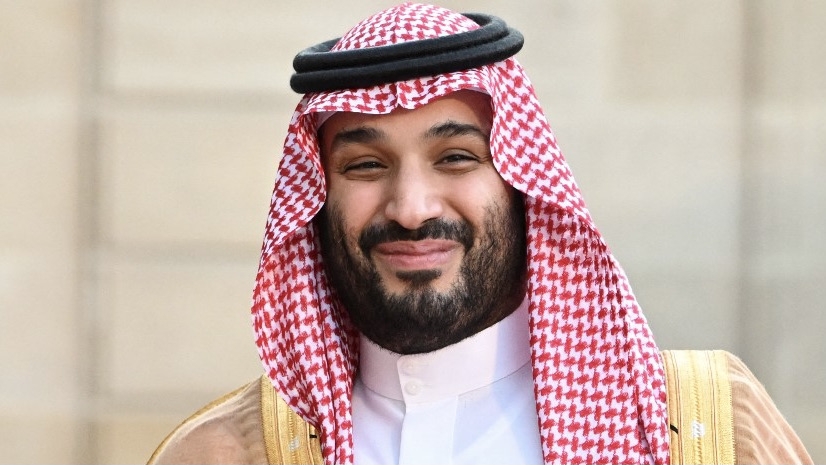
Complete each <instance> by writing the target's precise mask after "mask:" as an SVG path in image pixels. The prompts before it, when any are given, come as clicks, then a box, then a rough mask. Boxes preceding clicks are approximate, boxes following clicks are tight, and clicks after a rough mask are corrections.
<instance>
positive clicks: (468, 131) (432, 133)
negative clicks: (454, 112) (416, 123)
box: [425, 120, 490, 142]
mask: <svg viewBox="0 0 826 465" xmlns="http://www.w3.org/2000/svg"><path fill="white" fill-rule="evenodd" d="M466 135H471V136H477V137H479V138H481V139H483V140H485V141H486V142H487V141H489V140H490V135H489V134H486V133H485V132H483V131H482V129H481V128H479V126H476V125H475V124H470V123H460V122H457V121H453V120H448V121H445V122H443V123H439V124H435V125H433V126H432V127H431V128H430V129H428V130H427V132H426V133H425V138H447V137H456V136H466Z"/></svg>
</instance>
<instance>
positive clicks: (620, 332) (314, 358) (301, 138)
mask: <svg viewBox="0 0 826 465" xmlns="http://www.w3.org/2000/svg"><path fill="white" fill-rule="evenodd" d="M476 27H478V26H477V25H476V23H474V22H473V21H471V20H470V19H468V18H466V17H464V16H462V15H458V14H456V13H453V12H450V11H448V10H445V9H442V8H438V7H434V6H427V5H417V4H404V5H400V6H397V7H394V8H390V9H388V10H385V11H383V12H380V13H378V14H376V15H374V16H372V17H370V18H367V19H366V20H364V21H363V22H361V23H359V24H358V25H356V26H355V27H354V28H353V29H351V30H350V31H349V32H348V33H347V34H346V35H345V36H344V37H343V38H342V39H341V40H340V41H339V43H338V44H337V45H336V46H335V48H334V50H343V49H353V48H364V47H373V46H381V45H385V44H395V43H400V42H405V41H410V40H419V39H423V38H430V37H437V36H443V35H447V34H454V33H457V32H461V31H466V30H470V29H474V28H476ZM460 89H474V90H478V91H481V92H485V93H487V94H488V95H490V96H491V101H492V106H493V110H494V120H493V128H492V133H491V151H492V154H493V158H494V164H495V166H496V168H497V170H498V171H499V173H500V174H501V176H502V177H503V179H505V181H507V182H508V183H510V184H511V185H513V186H514V187H515V188H517V189H518V190H520V191H522V192H523V193H525V194H526V196H525V198H526V215H527V219H526V221H527V231H528V261H529V286H528V287H529V294H530V304H529V312H530V328H531V334H530V341H531V347H532V358H531V360H532V366H533V377H534V384H535V393H536V404H537V413H538V417H539V429H540V434H541V437H542V444H543V455H544V459H545V461H546V463H652V462H656V463H667V462H668V461H669V456H668V429H667V419H666V410H667V409H666V399H665V382H664V380H665V378H664V372H663V368H662V363H661V359H660V357H659V352H658V350H657V347H656V345H655V344H654V341H653V338H652V335H651V333H650V331H649V329H648V325H647V323H646V321H645V319H644V317H643V315H642V313H641V311H640V308H639V306H638V305H637V302H636V301H635V298H634V296H633V294H632V293H631V290H630V287H629V285H628V282H627V279H626V277H625V274H624V272H623V271H622V269H621V268H620V266H619V264H618V263H617V262H616V261H615V259H614V257H613V256H612V255H611V253H610V251H609V250H608V247H607V246H606V244H605V243H604V241H603V239H602V237H601V236H600V234H599V233H598V231H597V229H596V227H595V226H594V225H593V222H592V220H591V218H590V215H589V214H588V211H587V210H586V207H585V205H584V202H583V200H582V195H581V194H580V192H579V189H578V188H577V186H576V183H575V182H574V179H573V177H572V175H571V172H570V170H569V168H568V166H567V164H566V163H565V161H564V159H563V157H562V154H561V152H560V151H559V149H558V146H557V142H556V140H555V139H554V136H553V133H552V132H551V129H550V126H549V124H548V122H547V120H546V118H545V116H544V114H543V112H542V110H541V108H540V106H539V103H538V101H537V98H536V95H535V93H534V90H533V87H532V85H531V84H530V82H529V80H528V78H527V76H526V75H525V73H524V71H523V70H522V68H521V67H520V65H519V64H518V63H517V61H516V60H515V59H513V58H511V59H508V60H505V61H502V62H498V63H495V64H492V65H488V66H483V67H480V68H477V69H473V70H468V71H462V72H456V73H450V74H445V75H439V76H432V77H425V78H420V79H414V80H410V81H404V82H396V83H391V84H386V85H381V86H376V87H372V88H368V89H352V90H341V91H334V92H325V93H316V94H307V95H305V96H304V98H303V99H302V100H301V102H300V103H299V104H298V106H297V108H296V111H295V113H294V115H293V117H292V120H291V121H290V126H289V133H288V135H287V138H286V140H285V143H284V152H283V157H282V159H281V162H280V165H279V168H278V175H277V181H276V186H275V190H274V192H273V197H272V203H271V208H270V213H269V218H268V221H267V230H266V235H265V238H264V245H263V249H262V255H261V262H260V267H259V273H258V276H257V280H256V287H255V293H254V302H253V307H252V314H253V324H254V329H255V333H256V344H257V346H258V350H259V355H260V357H261V360H262V363H263V365H264V367H265V369H266V371H267V373H268V375H269V378H270V379H271V380H272V382H273V385H274V386H275V387H276V388H277V389H278V391H279V393H280V394H281V395H282V396H283V397H284V399H285V400H286V401H287V402H288V403H289V405H290V406H292V408H293V409H295V410H296V411H297V412H298V413H299V414H300V415H301V416H302V417H303V418H305V419H306V420H307V421H309V422H310V423H311V424H313V425H314V426H315V427H316V428H317V429H318V430H319V431H320V433H321V442H322V453H323V455H324V458H325V461H326V462H328V463H352V462H353V460H354V457H353V437H352V421H351V413H350V407H351V404H350V400H351V394H352V386H353V376H354V373H355V370H356V367H357V365H358V347H357V344H358V337H357V333H356V332H355V330H354V329H353V327H352V326H351V324H350V322H349V321H348V320H347V316H346V313H345V312H344V311H343V310H342V309H341V308H339V303H338V301H337V299H336V298H335V295H334V293H333V292H332V291H331V289H330V287H329V284H328V282H327V279H326V277H325V275H324V271H323V266H322V262H321V257H320V254H319V251H318V250H319V249H318V244H317V240H316V232H315V230H314V228H313V226H312V223H311V220H312V218H313V217H314V215H315V214H316V213H318V211H319V209H320V208H321V206H322V205H323V203H324V201H325V196H326V191H325V184H324V174H323V169H322V166H321V161H320V157H319V148H318V141H317V140H316V134H315V133H316V126H317V117H318V113H322V112H336V111H353V112H363V113H376V114H380V113H387V112H390V111H392V110H393V109H394V108H399V107H403V108H409V109H412V108H416V107H419V106H422V105H425V104H427V103H428V102H430V101H432V100H434V99H436V98H439V97H441V96H444V95H446V94H448V93H450V92H455V91H457V90H460Z"/></svg>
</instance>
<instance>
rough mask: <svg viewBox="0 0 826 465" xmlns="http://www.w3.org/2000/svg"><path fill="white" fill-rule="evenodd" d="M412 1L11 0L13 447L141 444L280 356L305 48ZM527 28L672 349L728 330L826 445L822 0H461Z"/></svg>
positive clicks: (8, 246)
mask: <svg viewBox="0 0 826 465" xmlns="http://www.w3.org/2000/svg"><path fill="white" fill-rule="evenodd" d="M389 5H390V2H389V1H380V0H372V1H361V2H355V1H354V2H286V1H273V0H199V1H192V0H140V1H127V0H26V1H25V2H23V1H13V0H5V1H0V163H2V167H0V318H2V319H1V320H0V321H1V322H2V323H0V438H2V439H0V462H2V463H139V462H143V461H145V460H146V459H147V458H148V456H149V455H150V454H151V452H152V450H153V449H154V447H155V445H156V444H157V443H158V442H159V441H160V440H161V439H163V437H164V436H165V434H166V433H167V432H168V431H169V430H170V429H171V428H172V427H174V426H175V425H176V424H177V423H178V422H179V421H180V420H181V419H183V418H184V417H185V416H187V415H188V414H189V413H191V412H192V411H193V410H194V409H196V408H197V407H199V406H200V405H202V404H204V403H205V402H207V401H208V400H210V399H212V398H214V397H216V396H218V395H219V394H221V393H223V392H226V391H229V390H230V389H233V388H234V387H236V386H239V385H241V384H242V383H245V382H246V381H248V380H251V379H253V378H254V377H256V376H257V375H258V373H259V372H260V366H259V362H258V358H257V354H256V351H255V347H254V343H253V338H252V331H251V328H250V326H251V325H250V321H249V302H250V299H251V292H252V286H253V280H254V276H255V272H256V268H257V263H258V253H259V247H260V242H261V238H262V235H263V228H264V221H265V218H266V211H267V208H268V203H269V196H270V192H271V187H272V183H273V175H274V172H275V167H276V163H277V159H278V156H279V152H280V145H281V142H282V140H283V137H284V130H285V128H286V125H287V121H288V119H289V115H290V113H291V111H292V108H293V107H294V105H295V103H296V102H297V100H298V97H297V96H296V95H294V94H293V93H292V92H291V91H290V90H289V87H288V84H287V83H288V78H289V75H290V73H291V66H290V63H291V60H292V57H293V55H294V54H295V53H296V52H297V51H299V50H301V49H303V48H304V47H306V46H309V45H312V44H315V43H317V42H320V41H322V40H326V39H329V38H332V37H336V36H339V35H341V34H343V33H344V32H345V30H346V29H347V28H348V27H349V26H350V25H352V24H354V22H355V21H357V20H359V19H361V18H363V17H365V16H367V15H368V14H371V13H373V12H375V11H378V10H379V9H382V8H384V7H385V6H389ZM443 5H444V6H447V7H450V8H453V9H456V10H459V11H485V12H491V13H495V14H498V15H500V16H502V17H503V18H505V19H506V20H507V21H508V23H509V24H511V25H513V26H515V27H517V28H518V29H520V30H521V31H522V32H523V33H524V34H525V36H526V38H527V41H526V45H525V48H524V50H523V51H522V52H521V53H520V55H519V59H520V61H521V62H522V63H523V64H524V65H525V67H526V68H527V69H528V71H529V73H530V75H531V77H532V79H533V81H534V83H535V85H536V88H537V90H538V93H539V95H540V99H541V100H542V102H543V104H544V107H545V110H546V112H547V114H548V116H549V118H550V120H551V124H552V125H553V127H554V128H555V130H556V133H557V136H558V138H559V140H560V142H561V145H562V148H563V151H564V152H565V153H566V156H567V158H568V161H569V163H570V164H571V166H572V168H573V170H574V173H575V175H576V177H577V179H578V181H579V183H580V186H581V188H582V189H583V191H584V193H585V196H586V200H587V201H588V203H589V206H590V208H591V211H592V213H593V215H594V217H595V219H596V222H597V224H598V225H599V227H600V228H601V230H602V232H603V233H604V235H605V236H606V238H607V241H608V243H609V244H611V246H612V248H613V250H614V252H615V254H616V255H617V256H618V257H619V259H620V261H621V263H623V265H624V266H625V268H626V271H627V272H628V274H629V275H630V277H631V281H632V284H633V285H634V288H635V291H636V293H637V296H638V298H639V300H640V302H641V303H642V305H643V308H644V309H645V311H646V314H647V315H648V317H649V320H650V322H651V325H652V326H653V328H654V331H655V333H656V334H657V336H658V340H659V343H660V345H661V346H662V347H664V348H724V349H728V350H731V351H734V352H735V353H737V354H739V355H740V356H741V357H742V358H743V359H744V360H745V361H746V362H747V363H748V364H749V366H750V367H751V368H752V369H753V371H754V372H755V373H756V374H757V375H758V377H759V378H760V379H761V380H762V381H763V382H764V383H765V385H766V388H767V389H768V391H769V392H770V393H771V394H772V396H773V397H774V399H775V401H776V402H777V404H778V405H779V406H780V408H781V410H782V411H783V412H784V413H785V414H786V416H787V418H788V419H789V421H790V422H791V423H792V425H793V426H794V427H795V428H796V429H797V431H798V432H799V433H800V435H801V436H802V437H803V439H804V441H805V443H806V444H807V446H808V447H809V449H810V451H811V453H812V455H813V457H814V458H815V461H816V462H821V463H823V462H826V443H824V441H823V437H824V433H826V369H825V368H824V367H825V366H826V364H824V360H826V343H825V342H824V340H823V334H824V332H826V331H825V330H826V317H824V309H826V304H825V303H824V302H826V290H824V288H825V287H826V241H824V237H826V182H825V181H824V179H826V60H824V52H823V44H824V43H826V27H824V26H826V2H821V1H818V0H810V1H807V0H787V1H783V2H775V1H770V0H749V1H742V0H741V1H723V2H721V1H718V0H700V1H693V2H660V1H656V0H635V1H626V2H607V1H604V2H601V1H594V0H586V1H579V0H556V1H547V0H531V1H522V2H510V1H508V2H505V1H492V0H488V1H483V0H477V1H462V0H454V1H450V0H445V1H444V2H443Z"/></svg>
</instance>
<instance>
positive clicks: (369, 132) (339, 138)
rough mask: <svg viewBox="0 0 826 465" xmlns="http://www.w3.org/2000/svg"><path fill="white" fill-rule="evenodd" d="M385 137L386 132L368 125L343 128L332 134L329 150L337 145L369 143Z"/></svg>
mask: <svg viewBox="0 0 826 465" xmlns="http://www.w3.org/2000/svg"><path fill="white" fill-rule="evenodd" d="M386 138H387V134H385V133H384V132H383V131H380V130H378V129H376V128H371V127H369V126H360V127H357V128H353V129H344V130H341V131H339V132H337V133H336V135H335V136H333V141H332V142H331V143H330V150H335V149H336V148H337V147H339V146H342V145H347V144H369V143H371V142H376V141H379V140H384V139H386Z"/></svg>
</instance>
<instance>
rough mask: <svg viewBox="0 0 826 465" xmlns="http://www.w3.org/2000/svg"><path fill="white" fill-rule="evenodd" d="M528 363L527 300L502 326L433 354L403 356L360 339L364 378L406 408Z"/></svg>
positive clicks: (459, 391) (496, 377)
mask: <svg viewBox="0 0 826 465" xmlns="http://www.w3.org/2000/svg"><path fill="white" fill-rule="evenodd" d="M529 360H530V335H529V329H528V300H527V299H525V300H524V301H523V302H522V304H521V305H520V306H519V307H518V308H517V309H516V310H515V311H514V312H513V313H511V314H510V315H508V316H507V317H505V318H504V319H503V320H502V321H500V322H499V323H496V324H494V325H493V326H490V327H489V328H487V329H485V330H483V331H480V332H479V333H476V334H475V335H473V336H471V337H468V338H466V339H464V340H462V341H459V342H457V343H456V344H452V345H449V346H447V347H445V348H442V349H439V350H436V351H433V352H428V353H423V354H415V355H401V354H397V353H395V352H391V351H389V350H387V349H384V348H382V347H380V346H378V345H376V344H375V343H374V342H372V341H370V340H369V339H367V338H366V337H364V336H363V335H362V336H361V348H360V378H361V381H362V382H363V383H364V385H365V386H366V387H367V388H369V389H370V390H372V391H374V392H376V393H378V394H380V395H382V396H385V397H388V398H391V399H396V400H402V401H405V402H407V403H419V402H432V401H434V400H439V399H444V398H446V397H451V396H458V395H460V394H462V393H465V392H469V391H473V390H475V389H479V388H481V387H484V386H487V385H490V384H492V383H494V382H496V381H498V380H500V379H502V378H504V377H506V376H508V375H510V374H512V373H513V372H515V371H516V370H518V369H519V368H521V367H523V366H524V365H525V364H526V363H528V361H529Z"/></svg>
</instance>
